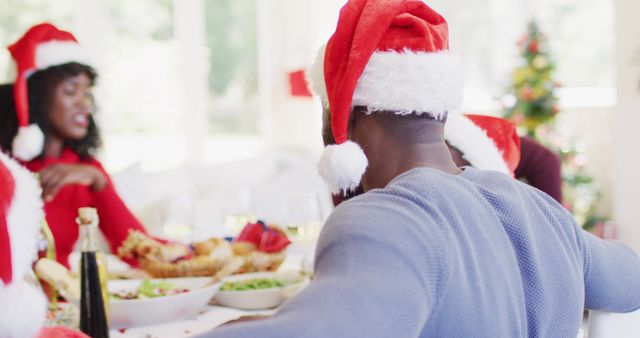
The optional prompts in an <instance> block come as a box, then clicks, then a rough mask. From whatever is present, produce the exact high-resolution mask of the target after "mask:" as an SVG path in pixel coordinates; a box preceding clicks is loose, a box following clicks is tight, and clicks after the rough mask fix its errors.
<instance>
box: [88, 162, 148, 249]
mask: <svg viewBox="0 0 640 338" xmlns="http://www.w3.org/2000/svg"><path fill="white" fill-rule="evenodd" d="M91 164H92V165H94V166H96V167H97V168H98V169H100V170H101V171H102V172H103V173H104V174H105V175H106V177H107V180H108V182H109V183H108V184H107V187H106V188H105V189H104V190H102V191H99V192H95V193H93V206H94V207H95V208H96V209H97V210H98V215H100V230H101V231H102V233H103V234H104V236H105V237H106V239H107V241H108V242H109V246H110V248H111V251H112V252H116V251H117V249H118V247H119V246H120V244H122V242H123V241H124V240H125V239H126V238H127V236H128V235H129V231H130V230H137V231H140V232H142V233H147V231H146V230H145V228H144V227H143V226H142V224H141V223H140V222H139V221H138V219H136V217H135V216H134V215H133V213H132V212H131V211H130V210H129V208H127V206H126V205H125V203H124V201H122V199H121V198H120V196H119V195H118V193H117V192H116V190H115V187H114V185H113V182H112V181H111V177H110V176H109V174H108V173H107V172H106V170H104V168H103V167H102V165H100V163H99V162H98V161H96V160H94V161H92V163H91Z"/></svg>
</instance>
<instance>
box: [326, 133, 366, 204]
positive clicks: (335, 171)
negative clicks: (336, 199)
mask: <svg viewBox="0 0 640 338" xmlns="http://www.w3.org/2000/svg"><path fill="white" fill-rule="evenodd" d="M367 165H368V161H367V156H365V154H364V151H362V148H360V146H359V145H358V144H357V143H355V142H351V141H346V142H344V143H341V144H332V145H329V146H327V147H326V148H325V149H324V152H323V153H322V156H321V157H320V161H319V162H318V172H319V173H320V176H321V177H322V178H323V179H324V180H325V182H326V183H327V185H328V186H329V189H330V190H331V192H332V193H334V194H338V193H340V192H345V191H347V190H355V188H357V187H358V185H359V184H360V180H361V179H362V175H363V174H364V172H365V170H366V169H367Z"/></svg>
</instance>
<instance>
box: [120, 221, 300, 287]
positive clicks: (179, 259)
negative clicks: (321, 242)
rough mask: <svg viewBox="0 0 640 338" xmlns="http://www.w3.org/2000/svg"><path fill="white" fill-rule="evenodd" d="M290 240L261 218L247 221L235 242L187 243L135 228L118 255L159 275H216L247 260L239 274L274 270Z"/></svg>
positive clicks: (156, 275) (218, 239)
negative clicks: (231, 264) (238, 260)
mask: <svg viewBox="0 0 640 338" xmlns="http://www.w3.org/2000/svg"><path fill="white" fill-rule="evenodd" d="M290 243H291V242H290V241H289V239H288V238H287V236H286V235H285V234H284V232H283V231H282V230H281V229H280V228H278V227H277V226H274V225H266V224H265V223H264V222H261V221H258V222H256V223H250V224H247V225H246V226H245V227H244V229H243V230H242V232H241V233H240V234H239V235H238V236H237V237H236V238H235V239H234V240H233V241H232V242H229V241H227V240H225V239H222V238H210V239H208V240H206V241H202V242H194V243H192V244H191V245H185V244H182V243H173V242H163V241H160V240H157V239H154V238H152V237H150V236H148V235H146V234H143V233H141V232H138V231H132V232H130V233H129V236H128V237H127V239H126V240H125V241H124V242H123V243H122V245H121V246H120V248H119V249H118V256H119V257H120V258H123V259H127V260H135V261H137V262H138V264H139V266H140V268H141V269H142V270H144V271H146V272H147V273H149V274H150V275H151V276H153V277H156V278H173V277H197V276H213V275H214V274H215V273H216V272H218V271H219V270H220V269H222V268H223V267H224V266H226V265H227V264H228V263H229V262H231V260H232V259H233V258H234V257H242V258H243V259H244V266H242V268H240V269H239V270H238V271H236V273H245V272H264V271H275V270H277V269H278V267H279V266H280V264H282V262H283V261H284V256H285V253H284V252H285V249H286V248H287V246H288V245H289V244H290Z"/></svg>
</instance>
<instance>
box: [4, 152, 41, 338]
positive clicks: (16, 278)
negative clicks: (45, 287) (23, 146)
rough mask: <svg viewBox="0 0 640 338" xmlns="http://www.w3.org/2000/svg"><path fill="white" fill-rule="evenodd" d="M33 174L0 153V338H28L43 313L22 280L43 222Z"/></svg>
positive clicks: (38, 293)
mask: <svg viewBox="0 0 640 338" xmlns="http://www.w3.org/2000/svg"><path fill="white" fill-rule="evenodd" d="M40 192H41V190H40V187H39V185H38V182H37V181H36V179H35V178H34V177H33V174H31V173H30V172H28V171H27V170H26V169H24V168H23V167H21V166H20V165H19V164H18V163H16V162H15V161H14V160H12V159H10V158H9V157H8V156H7V155H5V154H3V153H1V152H0V337H3V338H18V337H19V338H23V337H27V338H28V337H32V336H34V335H35V334H36V333H37V331H38V330H39V328H40V326H41V324H42V322H43V320H44V318H45V311H46V300H45V297H44V294H43V293H42V292H41V291H40V290H38V289H37V288H36V287H34V286H33V285H31V284H29V283H27V282H26V281H25V280H24V277H25V276H26V275H27V273H28V272H29V271H30V269H31V263H32V262H33V260H34V259H35V258H36V254H37V235H38V231H39V229H40V224H41V223H40V222H41V221H42V219H44V212H43V211H42V201H41V199H40Z"/></svg>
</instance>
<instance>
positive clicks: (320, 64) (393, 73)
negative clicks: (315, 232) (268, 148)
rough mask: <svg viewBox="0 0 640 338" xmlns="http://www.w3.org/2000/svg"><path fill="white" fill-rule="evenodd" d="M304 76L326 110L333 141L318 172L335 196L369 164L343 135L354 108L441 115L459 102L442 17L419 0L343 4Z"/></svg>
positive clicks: (455, 66) (458, 80)
mask: <svg viewBox="0 0 640 338" xmlns="http://www.w3.org/2000/svg"><path fill="white" fill-rule="evenodd" d="M309 77H310V82H311V85H312V88H313V89H314V91H315V92H316V93H317V94H318V95H320V97H321V98H322V101H323V103H324V105H325V107H326V108H329V109H330V111H331V129H332V132H333V137H334V139H335V141H336V144H335V145H330V146H327V147H326V148H325V151H324V153H323V155H322V157H321V159H320V163H319V164H318V169H319V172H320V175H321V176H322V177H323V178H324V179H325V181H326V182H327V183H328V184H329V186H330V188H331V190H332V191H333V192H334V193H336V192H339V191H346V190H348V189H353V188H355V187H356V186H358V184H359V183H360V179H361V178H362V175H363V174H364V172H365V170H366V168H367V165H368V161H367V158H366V156H365V154H364V152H363V151H362V149H361V148H360V146H359V145H357V144H356V143H354V142H351V141H349V140H348V139H347V128H348V124H349V115H350V113H351V110H352V108H353V107H355V106H365V107H367V108H368V111H369V112H374V111H393V112H395V113H396V114H398V115H408V114H429V115H431V116H433V117H435V118H443V117H444V116H446V114H447V113H448V112H451V111H453V110H456V109H457V108H458V107H459V105H460V102H461V100H462V76H461V72H460V62H459V59H458V58H457V57H455V56H454V55H452V54H451V53H450V52H449V31H448V25H447V22H446V20H445V19H444V18H443V17H442V16H441V15H440V14H438V13H436V12H435V11H434V10H433V9H431V8H430V7H428V6H427V5H426V4H425V3H424V2H422V1H419V0H394V1H390V0H351V1H349V2H347V4H346V5H345V6H344V7H343V8H342V10H341V12H340V18H339V19H338V26H337V28H336V31H335V33H334V34H333V36H332V37H331V38H330V39H329V41H328V42H327V44H326V46H325V48H322V49H321V51H320V53H319V54H318V60H316V63H315V65H314V66H313V67H312V69H311V71H310V74H309Z"/></svg>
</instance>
